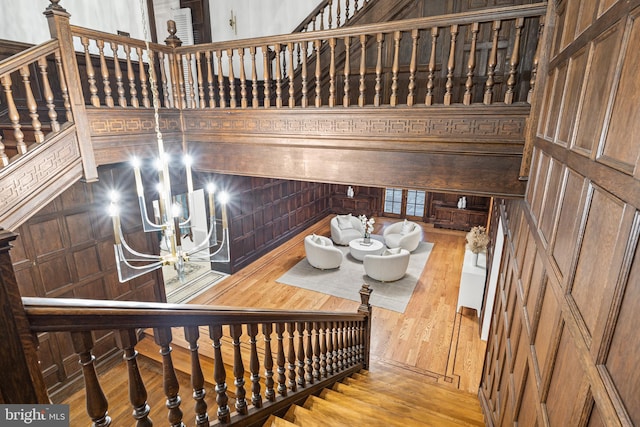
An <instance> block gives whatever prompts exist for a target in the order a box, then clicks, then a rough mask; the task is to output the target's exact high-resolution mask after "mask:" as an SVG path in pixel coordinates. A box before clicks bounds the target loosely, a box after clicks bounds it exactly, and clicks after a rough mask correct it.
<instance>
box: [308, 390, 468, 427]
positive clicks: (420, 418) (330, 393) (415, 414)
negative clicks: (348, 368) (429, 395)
mask: <svg viewBox="0 0 640 427" xmlns="http://www.w3.org/2000/svg"><path fill="white" fill-rule="evenodd" d="M343 386H344V384H343ZM345 387H348V386H344V387H343V388H345ZM319 396H320V397H322V398H323V399H325V400H327V401H329V402H335V403H339V402H341V403H343V404H348V405H350V406H352V407H360V408H361V409H362V410H364V411H366V412H368V413H375V414H376V416H378V414H379V413H380V412H381V411H385V412H392V413H393V414H396V419H397V420H399V423H400V425H402V426H406V425H408V424H416V425H425V424H433V425H438V426H442V427H445V426H460V425H466V424H467V423H466V422H461V421H460V420H459V419H456V418H455V417H451V416H448V415H447V414H443V413H440V412H437V411H433V410H431V409H430V408H425V407H418V406H415V407H410V406H407V405H403V404H402V403H400V402H399V401H392V400H391V399H388V397H389V396H367V395H366V394H365V393H361V394H358V395H357V397H356V395H348V394H346V393H343V392H342V391H337V390H332V389H324V390H323V391H322V392H321V393H320V395H319ZM398 414H402V415H401V416H400V417H398Z"/></svg>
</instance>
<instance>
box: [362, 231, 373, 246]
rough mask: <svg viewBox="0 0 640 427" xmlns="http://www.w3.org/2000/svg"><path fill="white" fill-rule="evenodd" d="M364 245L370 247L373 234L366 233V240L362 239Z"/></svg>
mask: <svg viewBox="0 0 640 427" xmlns="http://www.w3.org/2000/svg"><path fill="white" fill-rule="evenodd" d="M362 244H363V245H370V244H371V234H369V233H364V239H362Z"/></svg>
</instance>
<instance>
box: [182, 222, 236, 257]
mask: <svg viewBox="0 0 640 427" xmlns="http://www.w3.org/2000/svg"><path fill="white" fill-rule="evenodd" d="M205 242H206V240H205ZM209 247H213V246H209ZM204 249H208V248H206V247H205V248H202V249H200V250H199V251H196V250H195V248H194V250H191V251H189V253H188V254H187V257H188V259H189V261H208V262H230V261H231V256H230V251H229V229H228V228H225V229H223V230H222V241H221V242H220V247H219V248H218V249H217V250H216V251H215V252H212V253H209V254H207V255H206V256H204V255H196V253H197V252H201V251H202V250H204Z"/></svg>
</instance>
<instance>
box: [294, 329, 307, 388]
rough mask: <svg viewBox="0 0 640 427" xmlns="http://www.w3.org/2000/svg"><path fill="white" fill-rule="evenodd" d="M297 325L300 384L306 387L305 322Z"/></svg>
mask: <svg viewBox="0 0 640 427" xmlns="http://www.w3.org/2000/svg"><path fill="white" fill-rule="evenodd" d="M296 327H297V330H298V351H297V352H296V353H297V356H298V363H297V366H298V371H297V374H298V385H299V386H300V387H303V388H304V387H306V385H307V383H306V370H305V348H304V347H305V346H304V341H305V337H304V322H298V323H296Z"/></svg>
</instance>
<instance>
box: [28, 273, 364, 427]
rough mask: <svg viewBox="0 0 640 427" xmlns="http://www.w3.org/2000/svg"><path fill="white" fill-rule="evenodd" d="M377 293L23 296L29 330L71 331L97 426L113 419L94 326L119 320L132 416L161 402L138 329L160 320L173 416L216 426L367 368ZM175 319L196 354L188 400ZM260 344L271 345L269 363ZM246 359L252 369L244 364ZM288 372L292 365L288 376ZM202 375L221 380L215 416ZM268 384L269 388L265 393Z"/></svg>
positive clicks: (260, 416) (259, 414) (250, 419)
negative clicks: (235, 299) (321, 297)
mask: <svg viewBox="0 0 640 427" xmlns="http://www.w3.org/2000/svg"><path fill="white" fill-rule="evenodd" d="M370 293H371V291H370V290H369V288H368V286H367V285H363V288H362V290H361V299H362V304H361V305H360V307H359V309H358V313H333V312H313V311H310V312H306V311H284V310H255V309H251V310H242V309H233V308H220V307H209V306H198V305H175V304H162V303H139V302H135V303H130V302H116V301H95V300H75V299H59V298H55V299H48V298H23V299H22V301H23V305H24V308H25V313H26V316H27V319H28V322H29V328H30V331H31V332H32V333H34V334H36V333H39V332H67V333H70V334H71V338H72V342H73V344H74V349H75V351H76V353H77V355H78V359H79V362H80V364H81V365H82V372H83V375H84V380H85V388H86V397H87V414H88V416H89V418H90V419H91V420H92V422H93V425H94V426H108V425H111V424H112V421H111V418H110V415H109V406H108V400H107V397H106V396H105V394H104V392H103V390H102V387H101V385H100V376H99V375H98V374H97V373H96V369H95V366H94V360H95V357H94V356H93V354H92V351H93V346H94V342H93V333H94V332H95V331H101V330H112V329H113V330H116V331H118V333H117V334H116V336H117V337H118V339H117V341H118V347H119V348H120V349H121V350H122V352H123V359H124V361H125V363H126V364H127V371H128V377H129V401H130V403H131V409H132V411H131V413H132V418H133V419H134V420H135V422H136V423H137V425H138V426H150V425H152V424H151V423H152V421H151V420H150V419H149V412H150V407H151V405H157V404H160V402H148V401H147V391H146V388H145V385H144V382H143V380H142V376H141V374H140V372H139V368H138V364H137V355H138V353H137V351H136V344H137V343H138V338H137V337H138V334H137V332H136V331H139V330H141V329H149V328H153V336H154V340H155V343H156V345H157V346H158V348H159V352H160V354H161V356H162V377H163V380H162V386H163V389H164V393H165V396H166V406H167V420H168V422H169V424H170V425H172V426H181V425H184V419H185V418H187V417H185V415H184V411H187V410H190V409H187V408H193V414H191V415H190V416H189V417H188V418H190V419H191V418H193V419H195V422H196V425H199V426H200V425H202V426H204V425H209V420H210V419H213V418H214V417H215V418H217V420H218V422H219V423H221V424H234V423H243V424H248V423H254V422H257V421H260V420H264V419H266V418H267V417H268V416H269V415H270V414H272V413H274V412H276V411H279V410H281V409H283V408H286V407H287V406H288V405H290V404H291V403H292V402H294V401H296V400H298V399H300V398H302V397H304V396H307V395H309V394H312V393H315V392H317V391H319V390H320V389H322V388H324V387H326V386H328V385H330V384H332V383H334V382H336V381H338V380H340V379H342V378H344V377H345V376H348V375H350V374H352V373H353V372H357V371H359V370H361V369H363V368H367V367H368V355H369V344H368V343H369V337H370V318H371V306H370V305H369V303H368V298H369V295H370ZM274 325H275V332H276V336H277V342H278V345H277V349H276V350H275V353H276V357H275V359H276V366H277V374H278V376H277V381H278V388H277V391H278V396H276V393H275V390H274V372H273V360H274V357H273V354H272V348H271V339H272V331H273V330H274ZM173 328H183V329H184V336H185V338H186V341H187V342H188V348H189V350H190V353H191V372H190V376H191V386H192V399H193V402H192V404H186V403H185V402H183V398H182V397H181V395H180V386H179V383H178V379H177V376H176V369H175V368H174V361H173V357H172V341H173V339H172V336H173V335H172V329H173ZM201 329H204V330H207V329H208V331H209V337H210V339H211V340H210V341H209V344H210V345H212V346H213V349H214V357H213V359H214V360H213V365H214V368H213V372H209V373H203V371H202V367H201V363H200V357H201V356H200V354H199V351H198V348H199V345H200V344H201V343H202V342H203V338H201V337H200V330H201ZM258 331H261V333H262V337H259V332H258ZM260 338H262V339H260ZM325 340H326V341H325ZM332 340H333V342H332ZM243 341H246V342H248V343H249V348H248V349H243V348H242V346H241V343H242V342H243ZM285 341H286V343H285ZM227 347H229V348H227ZM285 347H286V350H285ZM245 350H246V351H245ZM285 351H286V354H287V357H286V359H285ZM259 352H262V353H264V358H263V362H262V366H260V360H259V356H258V353H259ZM246 361H248V367H249V372H245V362H246ZM330 365H332V366H330ZM228 371H229V372H230V373H231V375H232V377H233V382H234V384H233V385H234V389H233V390H230V389H229V388H228V384H227V372H228ZM261 371H262V373H261ZM285 373H286V374H288V381H287V377H286V376H285ZM245 378H247V379H248V385H247V384H245ZM205 383H209V384H214V390H215V392H216V395H217V396H216V403H217V409H216V414H215V416H213V415H212V418H210V417H209V413H208V409H209V408H207V404H206V403H205V400H204V397H205V394H206V391H205ZM263 386H264V388H265V391H264V396H262V393H261V388H262V387H263ZM247 391H250V398H249V397H247ZM231 402H233V405H232V406H233V408H232V407H231V406H230V405H231ZM119 409H121V408H119ZM209 412H210V410H209ZM155 421H156V422H158V421H159V420H155ZM120 422H122V421H120Z"/></svg>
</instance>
